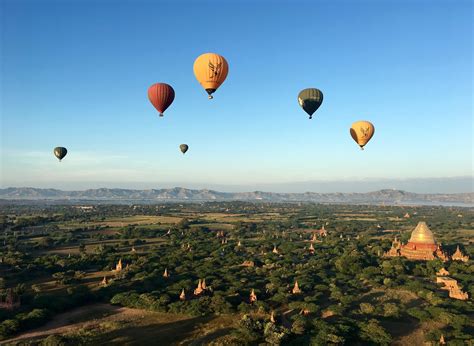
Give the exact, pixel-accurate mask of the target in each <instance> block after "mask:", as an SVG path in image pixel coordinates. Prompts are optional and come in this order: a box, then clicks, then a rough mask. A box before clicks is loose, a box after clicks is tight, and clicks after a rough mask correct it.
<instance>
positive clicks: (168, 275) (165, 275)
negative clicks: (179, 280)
mask: <svg viewBox="0 0 474 346" xmlns="http://www.w3.org/2000/svg"><path fill="white" fill-rule="evenodd" d="M163 277H164V278H169V277H170V274H168V268H165V272H164V273H163Z"/></svg>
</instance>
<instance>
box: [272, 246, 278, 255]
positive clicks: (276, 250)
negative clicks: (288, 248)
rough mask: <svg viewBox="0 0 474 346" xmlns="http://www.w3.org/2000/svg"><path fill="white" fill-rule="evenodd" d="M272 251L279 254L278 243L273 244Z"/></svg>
mask: <svg viewBox="0 0 474 346" xmlns="http://www.w3.org/2000/svg"><path fill="white" fill-rule="evenodd" d="M272 252H273V253H275V254H278V249H277V247H276V245H273V250H272Z"/></svg>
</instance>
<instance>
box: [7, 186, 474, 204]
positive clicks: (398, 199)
mask: <svg viewBox="0 0 474 346" xmlns="http://www.w3.org/2000/svg"><path fill="white" fill-rule="evenodd" d="M0 199H2V200H16V201H22V200H23V201H26V200H30V201H63V202H66V201H69V202H74V201H89V202H110V203H124V202H135V203H137V202H139V203H158V202H166V201H170V202H173V201H176V202H177V201H180V202H183V201H195V202H198V201H264V202H315V203H347V204H382V203H385V204H391V205H393V204H404V205H460V206H474V204H473V200H474V193H472V192H470V193H456V194H420V193H411V192H406V191H401V190H391V189H390V190H389V189H385V190H379V191H374V192H368V193H316V192H305V193H274V192H262V191H254V192H219V191H213V190H206V189H204V190H191V189H186V188H181V187H175V188H171V189H150V190H130V189H108V188H101V189H91V190H85V191H62V190H57V189H38V188H32V187H21V188H16V187H10V188H6V189H0Z"/></svg>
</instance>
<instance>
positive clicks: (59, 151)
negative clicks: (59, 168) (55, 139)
mask: <svg viewBox="0 0 474 346" xmlns="http://www.w3.org/2000/svg"><path fill="white" fill-rule="evenodd" d="M66 154H67V149H66V148H63V147H56V148H54V156H56V157H57V158H58V159H59V161H61V160H62V159H64V156H66Z"/></svg>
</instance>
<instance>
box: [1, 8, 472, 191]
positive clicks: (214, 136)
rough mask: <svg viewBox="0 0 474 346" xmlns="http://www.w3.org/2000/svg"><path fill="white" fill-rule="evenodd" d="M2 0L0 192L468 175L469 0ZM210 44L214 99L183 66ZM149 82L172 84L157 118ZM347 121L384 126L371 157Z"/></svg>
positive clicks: (188, 65)
mask: <svg viewBox="0 0 474 346" xmlns="http://www.w3.org/2000/svg"><path fill="white" fill-rule="evenodd" d="M0 3H1V18H0V22H1V30H2V36H1V59H0V60H1V90H0V95H1V108H0V111H1V134H2V139H1V165H2V167H1V185H2V186H3V187H6V186H42V187H46V186H51V187H59V188H65V189H73V188H86V187H87V186H91V187H96V186H97V185H100V186H117V185H120V186H121V187H134V186H138V185H140V184H141V185H147V186H149V187H151V186H154V187H161V186H165V185H168V184H174V183H175V182H178V183H179V184H180V185H181V186H185V187H186V186H192V187H200V186H207V187H209V186H210V187H212V186H230V185H239V186H242V188H243V189H245V187H249V188H252V189H254V188H258V187H262V186H263V187H264V186H274V185H272V184H286V185H285V186H289V187H288V189H290V190H291V186H290V185H291V183H293V182H300V183H301V182H303V187H301V185H300V188H302V189H305V188H306V187H307V188H308V189H313V187H312V186H313V185H311V184H308V185H304V182H308V181H322V180H333V181H339V180H344V181H354V180H364V181H370V180H371V179H373V180H374V181H375V180H378V181H380V179H392V180H393V179H402V180H406V179H412V178H417V179H418V178H422V179H423V178H431V177H436V178H444V177H459V176H464V177H469V176H472V173H473V161H472V160H473V156H472V150H473V149H472V148H473V146H472V144H473V143H472V138H473V121H472V92H473V90H472V77H473V76H472V73H473V72H472V68H473V66H472V64H473V63H472V59H473V56H472V38H473V37H472V20H473V18H472V13H473V8H472V6H473V5H472V2H471V1H469V0H468V1H436V0H429V1H428V0H426V1H400V0H397V1H375V0H374V1H356V0H351V1H332V0H331V1H329V0H328V1H294V0H288V1H240V0H239V1H237V0H236V1H216V0H213V1H202V0H200V1H177V0H173V1H117V0H114V1H73V0H69V1H40V0H37V1H22V0H0ZM206 52H215V53H218V54H221V55H223V56H224V57H225V58H226V59H227V61H228V62H229V66H230V71H229V75H228V77H227V80H226V81H225V82H224V84H223V85H222V86H221V88H220V89H219V90H218V91H217V92H216V93H215V94H214V96H215V97H214V99H213V100H208V99H207V94H206V93H205V91H204V90H203V89H202V87H201V86H200V85H199V83H198V82H197V81H196V79H195V77H194V74H193V62H194V59H195V58H196V57H197V56H199V55H200V54H202V53H206ZM156 82H166V83H169V84H171V85H172V86H173V87H174V89H175V91H176V98H175V101H174V103H173V104H172V105H171V107H170V108H169V109H168V110H167V111H166V114H165V117H164V118H159V117H158V113H157V112H156V110H155V109H154V108H153V106H152V105H151V104H150V102H149V101H148V98H147V89H148V87H149V86H150V85H151V84H153V83H156ZM308 87H316V88H319V89H321V90H322V91H323V93H324V102H323V105H322V106H321V108H320V109H319V110H318V111H317V112H316V115H315V117H314V118H313V120H311V121H310V120H308V118H307V115H306V114H305V113H304V112H303V110H302V109H301V108H300V107H299V105H298V102H297V95H298V92H299V91H300V90H301V89H304V88H308ZM357 120H370V121H371V122H372V123H373V124H374V125H375V128H376V131H375V135H374V137H373V138H372V141H371V142H370V143H369V144H368V145H367V146H366V150H364V151H361V150H360V149H359V148H358V146H357V145H356V144H355V143H354V142H353V140H352V138H351V137H350V135H349V127H350V125H351V124H352V122H354V121H357ZM181 143H187V144H189V146H190V149H189V151H188V153H187V154H186V155H184V156H183V155H182V154H181V152H180V151H179V148H178V146H179V144H181ZM56 146H65V147H67V148H68V150H69V153H68V155H67V157H66V158H65V159H64V160H63V162H61V163H59V162H58V161H57V159H56V158H55V157H54V156H53V154H52V151H53V148H54V147H56ZM471 181H472V180H471ZM288 184H290V185H288ZM386 187H387V188H391V187H394V186H386ZM446 188H447V187H446V186H443V183H442V180H440V185H439V187H436V186H435V187H433V192H437V191H436V190H440V191H441V190H445V189H446ZM288 189H287V190H288ZM347 189H349V190H350V187H348V188H346V189H345V190H347ZM356 189H357V188H356V187H354V190H356ZM471 190H472V183H471ZM426 192H429V191H426Z"/></svg>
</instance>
